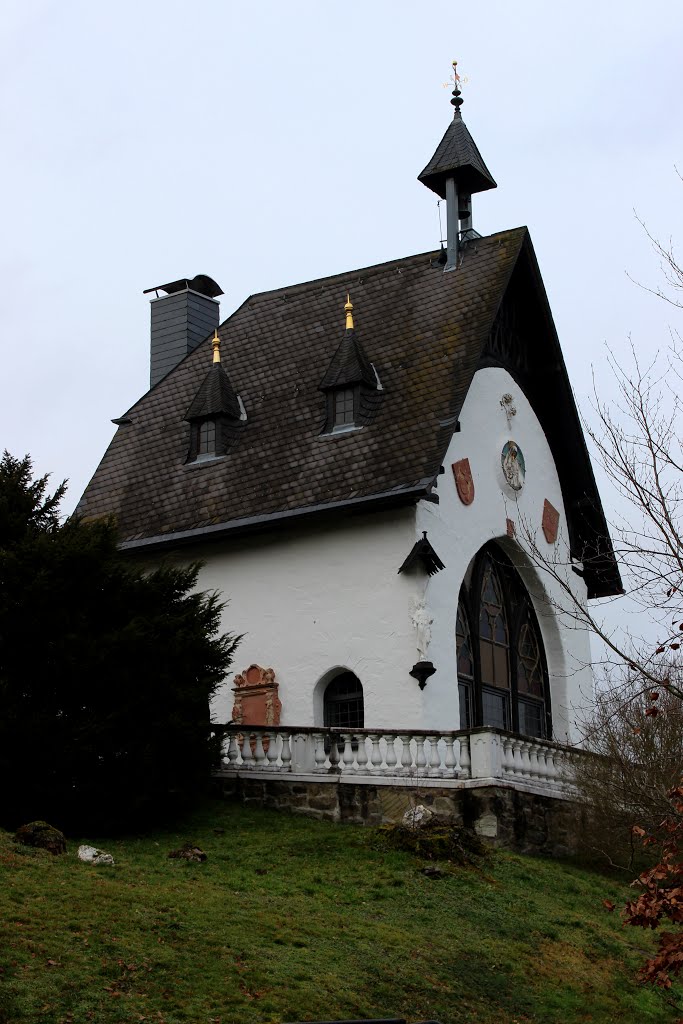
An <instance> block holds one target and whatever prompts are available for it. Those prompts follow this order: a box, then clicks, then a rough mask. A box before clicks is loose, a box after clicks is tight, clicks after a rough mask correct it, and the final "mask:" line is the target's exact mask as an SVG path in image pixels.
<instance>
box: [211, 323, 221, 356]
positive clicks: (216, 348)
mask: <svg viewBox="0 0 683 1024" xmlns="http://www.w3.org/2000/svg"><path fill="white" fill-rule="evenodd" d="M211 346H212V348H213V361H214V363H220V361H221V339H220V338H219V337H218V328H215V329H214V332H213V338H212V339H211Z"/></svg>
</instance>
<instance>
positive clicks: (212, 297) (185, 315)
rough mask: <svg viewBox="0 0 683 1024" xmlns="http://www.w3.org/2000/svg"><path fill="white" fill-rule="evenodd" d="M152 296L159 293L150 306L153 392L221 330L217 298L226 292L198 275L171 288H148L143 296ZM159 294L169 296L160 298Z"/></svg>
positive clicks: (183, 279) (204, 276)
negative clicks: (187, 356) (217, 329)
mask: <svg viewBox="0 0 683 1024" xmlns="http://www.w3.org/2000/svg"><path fill="white" fill-rule="evenodd" d="M150 292H156V297H155V298H153V299H152V300H151V303H150V305H151V312H152V334H151V342H150V361H149V386H150V387H152V388H153V387H154V385H155V384H158V383H159V381H160V380H161V379H162V377H165V376H166V374H167V373H170V371H171V370H172V369H174V367H176V366H177V365H178V363H179V362H180V360H181V359H184V358H185V356H186V355H187V354H188V353H189V352H192V350H193V349H195V348H196V347H197V345H198V344H199V342H200V341H203V340H204V338H206V336H207V335H209V334H211V333H212V332H213V331H214V330H215V328H216V327H218V323H219V320H220V305H219V303H218V302H217V296H219V295H222V294H223V292H222V290H221V289H220V287H219V286H218V285H217V284H216V282H215V281H213V280H212V279H211V278H210V277H207V276H206V274H197V276H196V277H193V278H192V280H190V279H189V278H186V277H183V278H181V279H180V280H179V281H171V282H170V283H169V284H159V285H157V286H156V287H155V288H147V289H146V290H145V291H144V292H143V295H149V294H150ZM159 292H165V293H166V294H165V295H160V294H159Z"/></svg>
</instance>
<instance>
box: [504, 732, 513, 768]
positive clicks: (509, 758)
mask: <svg viewBox="0 0 683 1024" xmlns="http://www.w3.org/2000/svg"><path fill="white" fill-rule="evenodd" d="M502 767H503V777H505V776H506V775H514V774H515V748H514V746H513V743H512V740H511V739H510V737H509V736H504V737H503V757H502Z"/></svg>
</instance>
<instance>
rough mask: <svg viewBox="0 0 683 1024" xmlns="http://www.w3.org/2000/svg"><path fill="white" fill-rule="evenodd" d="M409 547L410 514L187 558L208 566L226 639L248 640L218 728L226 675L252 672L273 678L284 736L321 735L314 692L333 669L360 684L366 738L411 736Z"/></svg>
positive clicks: (414, 695) (412, 588) (205, 578)
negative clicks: (311, 729) (392, 730)
mask: <svg viewBox="0 0 683 1024" xmlns="http://www.w3.org/2000/svg"><path fill="white" fill-rule="evenodd" d="M414 539H415V512H414V509H413V508H412V507H409V508H405V509H398V510H394V511H390V512H378V513H375V514H373V515H371V516H367V515H364V516H357V515H356V516H350V517H348V518H347V519H346V520H343V519H340V518H338V517H335V518H334V519H333V520H331V521H330V523H329V525H319V526H309V527H306V528H301V527H300V528H298V529H292V528H291V527H290V528H289V529H286V530H281V531H278V532H277V533H269V534H262V535H256V536H251V537H245V538H242V539H241V540H238V541H234V542H232V543H230V544H226V545H224V546H222V547H219V546H218V545H212V546H211V547H210V548H206V549H205V550H204V551H198V552H193V555H194V557H197V558H202V559H205V560H206V565H205V567H204V568H203V569H202V571H201V575H200V579H199V587H200V589H202V590H218V591H220V592H221V593H222V595H223V598H224V599H225V600H227V601H229V604H228V606H227V608H226V609H225V611H224V613H223V622H224V627H225V629H226V630H230V631H231V632H233V633H244V634H245V635H244V639H243V641H242V643H241V644H240V646H239V649H238V651H237V655H236V659H235V663H234V665H233V666H232V670H233V672H231V675H230V677H229V678H228V680H227V682H226V685H225V686H224V687H223V689H222V691H221V693H220V694H219V695H218V697H217V698H216V700H215V702H214V706H213V709H212V711H213V715H214V719H215V720H216V721H223V722H225V721H228V720H229V719H230V717H231V712H232V697H233V695H232V689H231V686H232V682H231V680H232V674H234V673H237V672H241V671H243V670H244V669H245V668H246V667H247V666H248V665H250V664H251V663H252V662H255V663H257V664H259V665H261V666H262V667H264V668H273V669H274V670H275V674H276V679H277V682H278V683H279V687H280V690H279V695H280V699H281V701H282V724H283V725H322V690H323V689H324V686H323V685H317V684H318V683H319V681H320V680H321V679H322V677H324V676H326V675H329V674H330V672H331V670H332V669H335V668H337V669H343V670H350V671H352V672H355V673H356V675H357V676H358V677H359V679H360V680H361V683H362V685H363V693H364V701H365V723H366V726H367V727H372V726H376V727H380V726H388V725H391V726H397V727H398V726H402V727H403V728H409V727H413V726H415V725H416V724H418V725H419V722H420V719H421V714H422V708H421V697H420V691H419V689H418V686H417V683H416V682H415V680H414V679H412V678H411V677H410V676H409V675H408V672H409V670H410V668H411V667H412V666H413V664H414V663H415V660H416V654H415V630H414V627H413V625H412V622H411V617H410V607H411V603H412V598H413V597H414V594H415V592H416V589H417V587H418V586H420V585H421V580H420V581H418V580H416V579H415V578H414V577H412V578H411V577H408V576H405V575H400V576H399V575H397V570H398V568H399V566H400V565H401V563H402V562H403V560H404V558H405V557H406V555H407V554H408V552H409V551H410V549H411V547H412V545H413V543H414ZM332 674H333V673H332Z"/></svg>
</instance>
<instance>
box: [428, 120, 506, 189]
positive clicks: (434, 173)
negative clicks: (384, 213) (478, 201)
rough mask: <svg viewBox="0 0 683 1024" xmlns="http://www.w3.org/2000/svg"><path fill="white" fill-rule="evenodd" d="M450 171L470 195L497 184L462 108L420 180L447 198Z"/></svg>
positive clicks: (461, 187) (459, 185)
mask: <svg viewBox="0 0 683 1024" xmlns="http://www.w3.org/2000/svg"><path fill="white" fill-rule="evenodd" d="M450 175H454V177H455V178H456V181H457V185H458V191H459V192H467V193H469V194H470V195H472V194H473V193H475V192H485V191H486V190H487V189H489V188H496V187H497V186H496V183H495V181H494V180H493V178H492V177H491V172H490V171H489V169H488V167H487V166H486V164H485V163H484V161H483V159H482V156H481V153H480V152H479V150H478V149H477V146H476V144H475V142H474V139H473V138H472V136H471V135H470V133H469V131H468V130H467V125H466V124H465V122H464V121H463V120H462V117H461V116H460V113H459V112H458V113H456V115H455V117H454V118H453V120H452V121H451V123H450V124H449V126H448V128H447V129H446V133H445V135H444V137H443V138H442V140H441V142H440V143H439V145H438V146H437V147H436V152H435V153H434V156H433V157H432V159H431V160H430V161H429V163H428V164H427V166H426V167H425V169H424V170H423V171H422V172H421V173H420V174H418V176H417V180H418V181H421V182H422V184H423V185H426V186H427V188H431V190H432V191H433V192H436V194H437V195H438V196H441V198H442V199H445V198H446V178H447V177H449V176H450Z"/></svg>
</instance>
